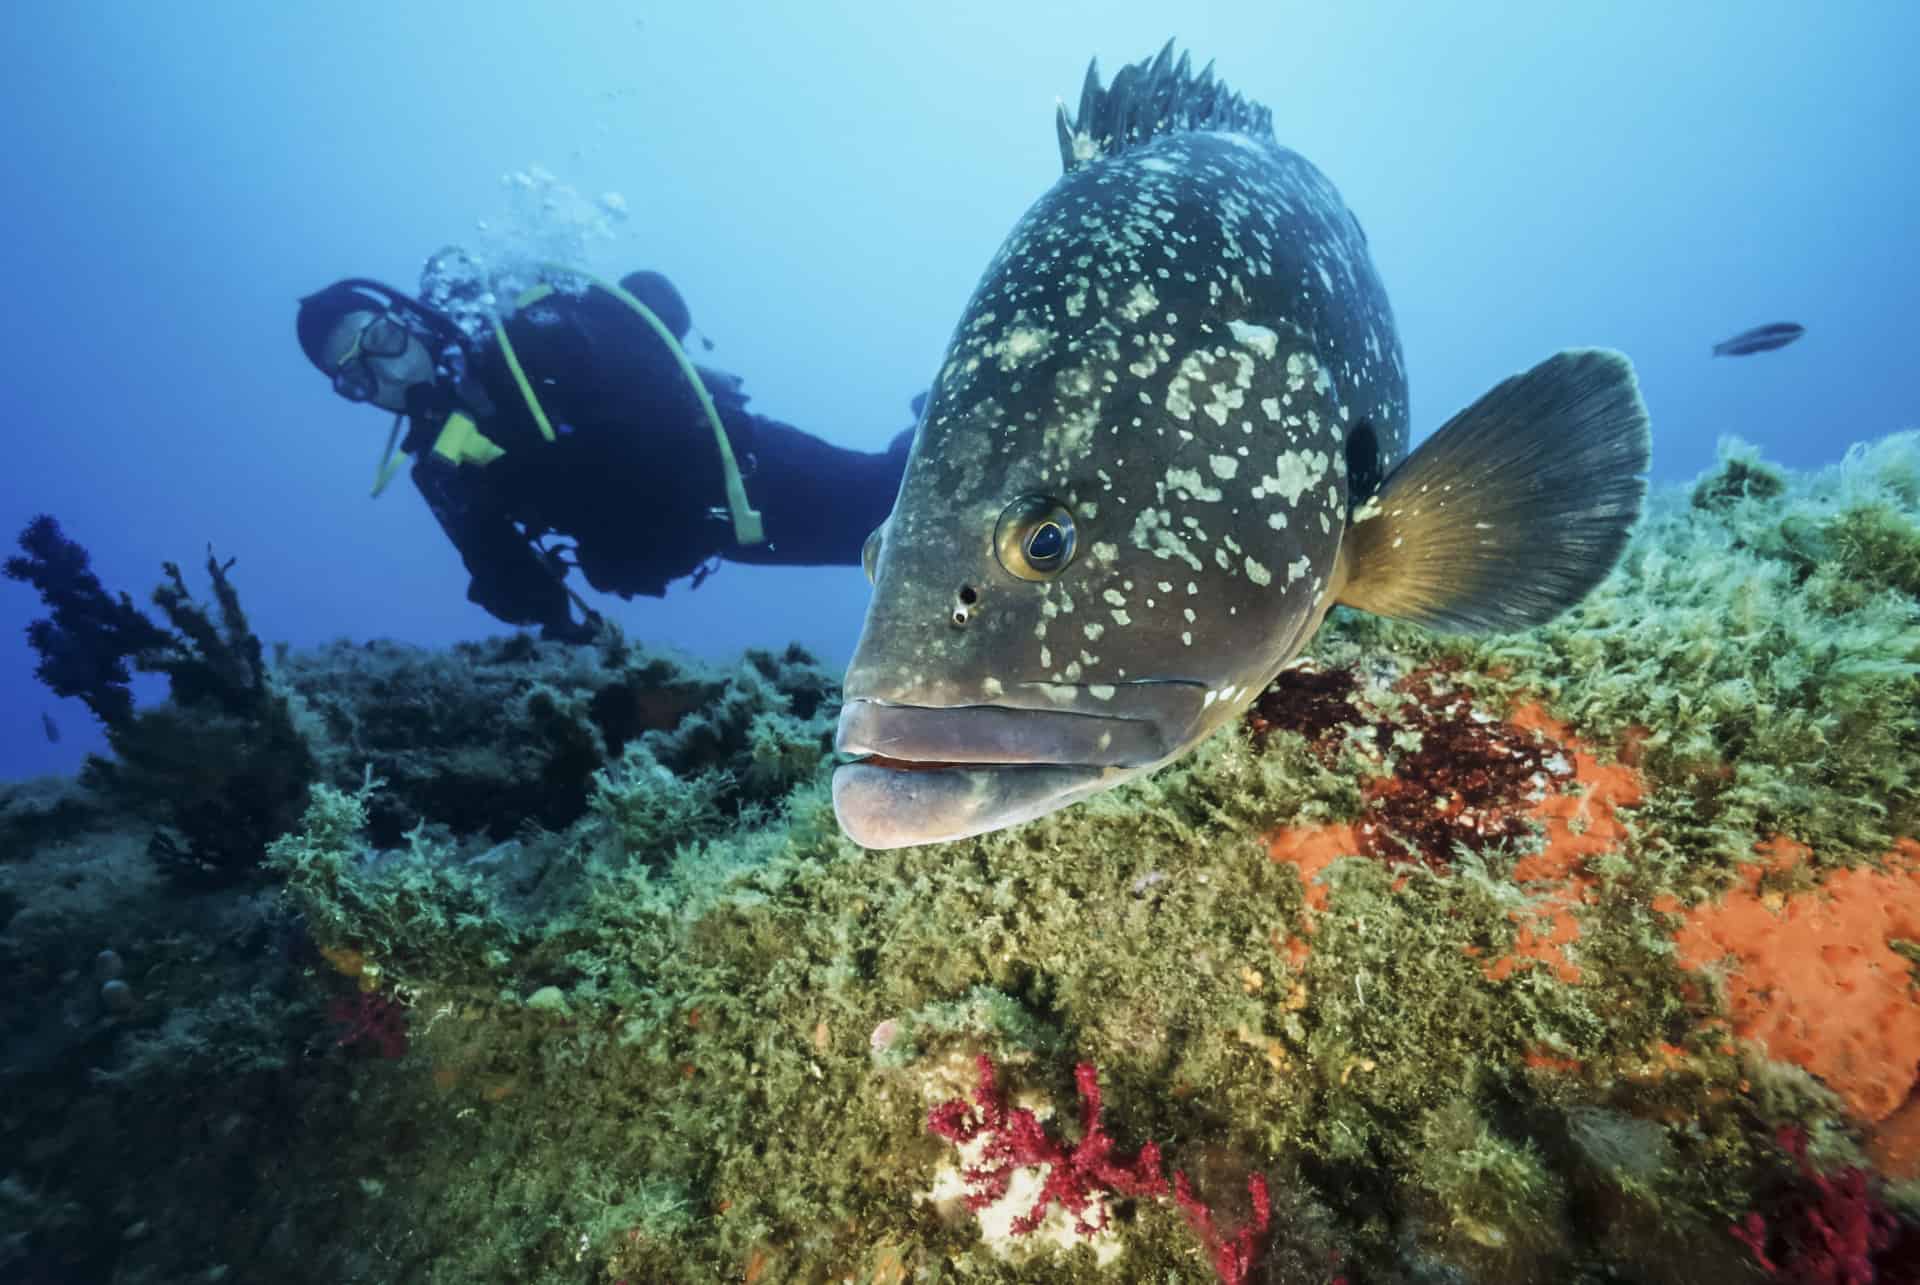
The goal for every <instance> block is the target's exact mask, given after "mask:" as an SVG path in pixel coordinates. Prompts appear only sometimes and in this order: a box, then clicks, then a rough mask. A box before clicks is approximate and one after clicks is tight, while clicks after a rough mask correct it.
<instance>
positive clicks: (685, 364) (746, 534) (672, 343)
mask: <svg viewBox="0 0 1920 1285" xmlns="http://www.w3.org/2000/svg"><path fill="white" fill-rule="evenodd" d="M546 267H547V268H548V270H550V271H552V272H556V273H564V274H566V275H567V276H572V277H578V278H580V279H581V280H583V281H585V282H587V284H589V285H592V286H597V287H598V288H600V289H602V290H604V291H606V292H607V293H608V294H610V295H612V296H613V297H614V298H616V299H618V300H619V301H620V302H621V303H624V304H626V305H627V307H629V308H631V309H633V311H634V315H635V316H637V317H639V318H640V320H642V321H644V322H646V323H647V325H649V326H650V327H652V328H653V332H654V333H655V334H657V335H659V336H660V340H661V342H662V343H664V344H666V346H667V351H668V352H670V353H672V354H673V360H674V363H675V364H676V365H678V366H679V367H680V373H681V374H682V375H685V376H686V377H687V384H688V386H690V387H691V388H692V389H693V392H694V395H695V396H696V397H698V398H699V399H700V409H702V410H704V411H705V412H706V413H707V424H708V425H709V426H710V427H711V428H712V429H713V442H714V445H715V446H716V447H718V448H719V451H720V472H721V473H722V474H723V475H724V476H725V478H726V486H727V513H728V515H729V516H731V517H732V519H733V538H734V541H735V543H738V544H760V543H762V542H764V541H765V540H766V538H767V536H766V530H765V528H764V527H763V526H762V525H761V522H760V514H759V513H758V512H757V511H756V510H755V509H754V508H753V506H752V505H750V504H749V503H748V502H747V484H746V482H745V481H744V480H743V479H742V478H741V476H740V464H739V462H738V461H737V460H735V459H734V457H733V443H732V442H730V441H728V440H727V430H726V426H725V425H724V424H722V423H721V422H720V411H719V410H718V408H716V407H715V406H714V404H713V394H711V393H709V392H708V391H707V386H706V385H705V384H703V383H701V382H700V372H699V371H697V370H695V369H694V368H693V361H692V359H691V358H689V357H688V356H687V351H686V349H684V348H682V347H681V346H680V341H679V340H678V339H675V338H674V337H673V331H671V330H669V329H667V323H666V322H664V321H662V320H660V318H659V317H658V316H656V315H654V311H653V309H651V308H649V307H647V305H646V304H644V303H641V302H640V301H639V300H638V299H636V298H634V297H633V295H631V294H630V293H628V292H627V291H626V290H624V289H622V288H621V287H620V286H617V285H614V284H612V283H611V282H607V281H602V280H600V278H598V277H596V276H593V275H592V274H591V273H586V272H581V271H579V270H578V269H576V268H567V267H562V266H561V265H559V264H547V265H546ZM551 290H552V287H551V286H536V287H534V289H533V290H529V291H528V292H527V293H526V294H523V295H521V296H520V299H519V300H518V301H516V303H515V306H516V307H522V306H525V304H527V303H531V302H533V301H534V300H535V299H540V298H544V297H545V293H536V292H550V291H551ZM529 296H532V298H529ZM500 346H501V350H502V351H503V352H507V353H509V354H511V352H512V349H511V348H510V347H508V345H507V342H506V334H505V332H504V331H502V332H501V335H500ZM508 361H509V363H510V364H511V362H512V357H511V356H509V357H508ZM515 369H516V371H517V370H518V367H517V366H516V367H515ZM520 391H521V392H522V393H524V394H525V395H526V397H527V401H528V404H529V405H530V406H531V405H532V404H533V391H532V389H531V388H530V387H528V385H527V384H526V382H525V381H524V380H523V381H521V384H520ZM535 418H536V419H540V418H542V417H541V416H540V415H539V412H538V411H536V412H535ZM542 423H543V425H544V420H542Z"/></svg>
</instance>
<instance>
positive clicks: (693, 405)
mask: <svg viewBox="0 0 1920 1285" xmlns="http://www.w3.org/2000/svg"><path fill="white" fill-rule="evenodd" d="M505 329H506V332H507V338H508V341H509V343H510V344H511V345H512V349H513V352H514V355H515V356H516V357H517V358H518V360H519V363H520V367H521V369H522V371H523V372H524V373H525V375H526V377H527V380H528V383H529V385H530V387H531V388H532V389H533V392H534V394H535V396H536V397H537V398H538V399H539V402H540V405H541V407H542V409H543V410H544V411H545V413H546V416H547V419H548V421H549V423H550V424H551V426H552V428H553V432H554V440H552V441H547V440H546V439H545V438H544V437H543V435H542V434H541V432H540V429H539V426H538V424H537V423H536V421H535V420H534V418H533V415H532V412H531V411H530V410H529V409H528V407H527V403H526V398H525V396H524V395H523V394H522V393H521V391H520V388H519V386H518V384H517V383H516V381H515V380H514V377H513V372H512V370H511V369H510V367H509V366H508V364H507V361H506V359H505V356H504V354H503V353H502V351H501V348H500V345H499V344H498V343H497V342H496V341H495V340H494V339H493V338H492V337H491V336H489V337H487V339H486V340H485V341H484V342H482V343H481V344H480V345H478V346H477V347H476V349H475V350H474V355H473V360H472V366H471V368H470V371H469V388H471V385H473V384H477V385H478V386H479V388H480V390H482V391H483V392H484V400H485V401H487V402H490V403H491V406H490V407H489V406H485V405H481V406H475V405H473V404H472V403H473V402H478V401H481V400H482V398H480V397H478V396H475V395H473V394H472V393H471V392H469V394H468V396H467V401H468V403H469V404H467V405H465V406H463V407H458V408H456V407H454V406H451V405H441V406H428V405H422V406H418V407H416V408H413V409H414V413H413V415H412V417H411V420H410V423H409V425H408V431H407V436H406V439H405V443H404V445H405V449H406V450H407V451H408V452H409V453H410V454H411V455H412V456H413V457H414V460H415V463H414V466H413V480H414V482H415V484H416V485H417V486H419V488H420V493H421V494H422V495H423V496H425V497H426V501H427V504H428V506H429V507H430V508H431V509H432V510H433V515H434V517H435V518H437V519H438V520H439V522H440V526H441V528H442V529H443V530H445V531H446V533H447V535H448V536H449V537H450V538H451V539H452V540H453V543H454V545H455V546H456V547H457V548H458V549H459V550H460V556H461V559H462V560H463V561H464V562H465V563H466V567H467V571H468V574H469V575H471V576H472V581H471V583H470V584H469V585H468V588H467V597H468V598H469V599H470V600H471V601H473V602H475V603H477V604H479V605H480V606H481V607H484V608H485V609H486V610H487V611H488V612H490V613H492V614H493V615H494V616H496V617H498V618H499V619H501V620H503V621H506V622H507V623H509V624H517V625H541V626H544V627H545V629H546V631H547V632H548V633H549V634H550V635H553V636H559V637H577V636H579V635H580V634H581V633H582V632H584V631H583V630H582V629H581V627H580V626H577V625H574V624H572V622H571V618H570V615H569V612H568V599H567V594H566V590H565V589H564V588H563V587H562V585H561V582H560V579H559V577H558V576H557V575H556V574H555V572H554V570H551V569H549V568H548V567H547V566H546V565H545V564H544V563H543V561H542V559H541V557H540V555H539V554H537V553H536V552H535V551H534V549H533V547H532V546H531V544H530V543H529V540H528V536H529V535H538V534H541V533H543V532H547V531H553V532H558V533H560V534H561V535H563V536H565V537H567V538H569V539H571V540H572V542H573V543H574V545H575V546H576V552H575V557H576V558H577V560H578V562H579V566H580V569H581V571H582V572H583V573H584V574H585V575H586V578H587V583H588V584H590V585H592V586H593V587H594V588H595V589H597V590H600V591H601V592H603V593H614V594H618V595H620V596H621V597H623V598H630V597H632V596H633V595H634V594H647V595H651V596H654V597H659V596H661V595H663V594H664V593H665V592H666V589H667V583H668V582H669V581H671V580H675V579H677V578H679V577H681V576H686V575H691V574H693V573H694V572H696V571H698V570H699V569H700V568H701V567H702V566H704V565H705V564H707V563H708V562H709V561H710V560H711V559H712V558H713V557H714V555H716V554H718V555H720V556H721V557H725V558H729V559H732V560H735V561H739V562H756V563H785V564H814V565H819V564H848V565H851V564H855V563H858V562H859V561H860V552H861V547H862V545H863V544H864V543H865V541H866V538H867V536H868V534H869V533H871V532H872V530H873V529H874V528H875V527H876V526H878V525H879V524H880V523H881V521H882V520H884V519H885V518H886V516H887V512H888V510H889V509H890V508H891V507H892V504H893V498H894V494H895V492H896V491H898V490H899V486H900V475H901V473H902V472H903V470H904V469H905V467H906V457H907V446H908V444H909V441H910V438H911V436H912V433H911V430H909V431H907V432H905V433H902V434H900V435H899V436H898V437H896V438H895V439H894V441H893V443H892V444H891V446H890V447H889V449H888V450H886V451H885V452H879V453H875V452H866V451H854V450H847V449H845V448H842V447H838V446H833V445H830V444H829V443H827V442H824V441H821V440H820V439H819V438H817V437H814V436H812V435H811V434H808V433H803V432H801V431H800V430H799V429H797V428H794V427H792V426H791V425H788V424H783V423H781V422H780V421H778V420H774V419H769V418H767V417H765V416H762V415H756V414H754V413H753V412H751V411H749V410H748V409H747V397H746V395H745V394H744V393H743V392H742V391H741V389H740V381H739V379H738V378H736V377H735V376H732V375H727V374H723V373H721V372H718V371H712V370H705V369H701V370H700V377H701V382H702V383H704V384H705V385H706V388H707V391H708V393H709V395H710V396H711V397H712V398H713V402H714V406H715V409H717V410H718V411H719V414H720V421H721V423H722V425H723V426H724V427H725V428H726V431H727V436H728V440H729V441H730V442H731V443H732V446H733V452H734V457H735V459H736V460H737V461H738V462H739V467H740V472H741V474H742V475H743V476H744V478H745V482H746V491H747V497H748V500H749V502H750V503H751V504H752V505H753V507H754V508H756V509H758V510H759V511H760V514H761V519H762V523H763V526H764V529H765V534H766V540H765V542H764V543H761V544H757V545H752V546H741V545H738V544H736V543H735V542H734V538H733V528H732V526H731V524H730V522H729V520H728V517H727V510H726V502H727V497H726V492H725V483H724V475H723V473H722V469H721V464H720V456H719V447H718V444H717V443H716V441H715V440H714V434H713V429H712V427H711V425H710V424H709V422H708V420H707V417H706V414H705V412H704V410H703V409H702V408H701V406H700V402H699V399H698V397H697V396H696V395H695V393H694V391H693V389H692V388H691V387H689V385H688V383H687V379H686V376H685V375H684V374H683V373H682V371H681V369H680V367H679V365H678V363H677V362H676V361H675V360H674V357H673V354H672V353H671V351H670V350H669V349H668V347H667V345H666V343H665V341H664V340H663V339H662V338H661V337H660V336H659V335H658V334H656V333H655V332H654V331H653V330H652V329H651V328H650V327H649V326H648V325H647V324H646V323H645V322H644V321H642V320H641V319H640V317H638V316H637V315H636V314H635V313H634V312H633V311H632V310H631V309H630V308H628V307H627V306H626V305H625V304H624V303H622V302H620V301H619V300H618V299H615V298H613V297H612V296H610V295H608V294H607V293H606V292H604V291H601V290H597V289H595V290H588V291H586V292H585V293H584V294H567V293H560V292H554V293H551V294H548V295H546V297H544V298H542V299H539V300H537V301H535V302H533V303H530V304H528V305H526V306H524V307H522V308H520V309H519V310H518V311H516V312H514V313H513V314H512V315H511V316H510V317H508V319H507V320H506V322H505ZM455 409H462V410H464V411H465V412H466V413H467V414H468V415H469V416H471V417H472V419H473V421H474V423H475V424H476V425H477V427H478V429H479V431H480V433H481V434H483V435H484V439H485V440H484V441H481V442H479V443H478V444H477V448H476V444H474V443H473V442H472V440H471V438H468V439H467V448H466V449H462V448H461V442H460V434H459V433H458V432H457V431H456V432H454V433H448V432H447V427H448V422H449V416H450V414H451V412H452V411H453V410H455ZM488 443H491V445H490V446H489V445H488ZM493 447H498V448H500V450H501V451H502V452H504V453H502V454H498V455H494V454H493V450H492V448H493ZM488 456H491V458H486V457H488Z"/></svg>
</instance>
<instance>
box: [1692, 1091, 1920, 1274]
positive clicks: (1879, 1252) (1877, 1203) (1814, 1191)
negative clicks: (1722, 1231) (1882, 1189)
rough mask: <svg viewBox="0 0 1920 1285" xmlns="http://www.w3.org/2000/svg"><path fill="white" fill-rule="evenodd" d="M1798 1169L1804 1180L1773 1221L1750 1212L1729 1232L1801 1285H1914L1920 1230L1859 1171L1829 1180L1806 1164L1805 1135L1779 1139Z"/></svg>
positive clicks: (1767, 1267) (1919, 1269) (1770, 1270)
mask: <svg viewBox="0 0 1920 1285" xmlns="http://www.w3.org/2000/svg"><path fill="white" fill-rule="evenodd" d="M1776 1136H1777V1137H1778V1139H1779V1142H1780V1145H1781V1146H1782V1147H1783V1148H1785V1149H1786V1151H1787V1152H1788V1153H1789V1154H1790V1155H1792V1156H1793V1159H1794V1162H1795V1164H1797V1165H1798V1166H1799V1170H1800V1175H1799V1181H1798V1182H1797V1183H1795V1184H1794V1185H1793V1187H1792V1188H1791V1189H1790V1190H1789V1191H1788V1192H1787V1193H1786V1194H1785V1195H1784V1196H1783V1197H1782V1198H1781V1199H1780V1200H1779V1201H1777V1202H1776V1204H1775V1211H1774V1215H1773V1217H1772V1218H1771V1219H1769V1218H1767V1217H1765V1216H1763V1215H1762V1214H1760V1213H1759V1212H1757V1211H1756V1212H1753V1213H1749V1214H1748V1215H1747V1216H1746V1217H1745V1218H1744V1219H1742V1220H1741V1221H1740V1222H1738V1223H1735V1224H1734V1225H1733V1226H1732V1227H1730V1228H1728V1230H1729V1231H1730V1232H1732V1233H1733V1236H1734V1239H1736V1240H1738V1241H1739V1242H1740V1243H1741V1244H1743V1245H1745V1246H1746V1247H1747V1249H1748V1250H1749V1251H1750V1252H1751V1253H1752V1254H1753V1259H1754V1262H1755V1263H1756V1264H1757V1265H1758V1266H1759V1267H1760V1269H1761V1270H1762V1271H1764V1272H1766V1273H1767V1275H1768V1276H1770V1277H1772V1278H1773V1279H1774V1280H1777V1281H1789V1282H1793V1283H1794V1285H1915V1282H1916V1281H1920V1231H1917V1230H1916V1229H1915V1228H1914V1227H1913V1226H1912V1225H1910V1224H1906V1223H1902V1222H1901V1221H1900V1219H1899V1218H1898V1217H1897V1216H1896V1215H1895V1214H1894V1212H1893V1210H1892V1209H1891V1208H1889V1207H1888V1206H1887V1203H1886V1202H1885V1201H1884V1200H1882V1199H1881V1198H1880V1196H1879V1194H1878V1193H1877V1192H1876V1191H1875V1190H1874V1186H1875V1185H1876V1184H1874V1183H1872V1182H1871V1181H1870V1179H1869V1175H1868V1174H1867V1173H1866V1172H1865V1171H1864V1170H1862V1169H1860V1168H1859V1167H1857V1166H1854V1165H1848V1166H1847V1167H1846V1168H1844V1169H1841V1170H1839V1171H1838V1172H1836V1173H1833V1174H1823V1173H1821V1172H1819V1171H1818V1170H1816V1169H1815V1168H1814V1167H1813V1164H1812V1162H1811V1161H1809V1160H1808V1159H1807V1135H1806V1131H1805V1130H1804V1129H1799V1128H1784V1129H1781V1130H1780V1132H1779V1134H1778V1135H1776Z"/></svg>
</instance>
